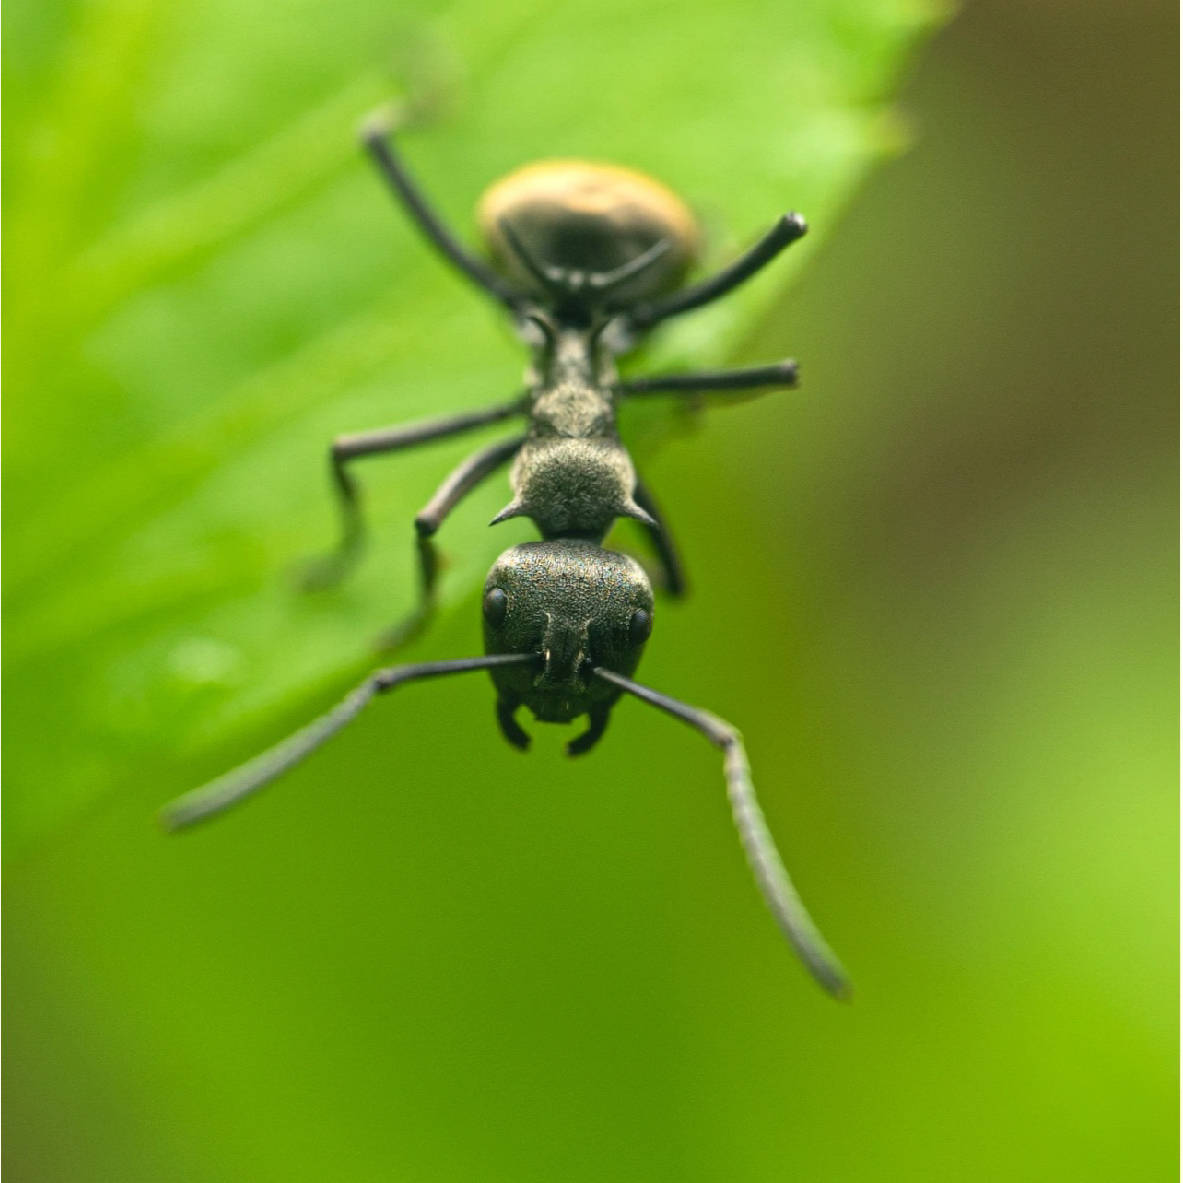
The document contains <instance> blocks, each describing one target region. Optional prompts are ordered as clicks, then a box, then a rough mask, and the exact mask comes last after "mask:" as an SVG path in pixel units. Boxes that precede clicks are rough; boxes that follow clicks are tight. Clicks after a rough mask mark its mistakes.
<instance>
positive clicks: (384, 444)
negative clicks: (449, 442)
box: [300, 400, 523, 591]
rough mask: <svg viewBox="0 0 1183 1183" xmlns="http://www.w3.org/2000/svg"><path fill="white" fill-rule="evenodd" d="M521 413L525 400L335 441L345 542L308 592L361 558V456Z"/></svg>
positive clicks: (314, 570)
mask: <svg viewBox="0 0 1183 1183" xmlns="http://www.w3.org/2000/svg"><path fill="white" fill-rule="evenodd" d="M522 410H523V404H522V402H521V401H520V400H519V401H516V402H512V403H503V404H501V405H500V406H496V407H489V408H488V409H487V410H484V411H470V412H467V413H465V414H462V415H449V416H447V417H446V418H441V419H427V420H425V421H424V422H422V423H409V424H407V425H405V426H403V427H385V428H381V429H379V430H378V431H367V432H363V433H361V434H359V435H343V436H340V437H339V438H338V439H336V440H334V441H333V445H332V448H331V449H330V451H329V461H330V466H331V476H332V482H333V491H334V492H335V494H336V496H337V503H338V505H339V506H340V508H341V538H340V541H339V542H338V543H337V549H336V550H335V551H334V552H333V553H332V554H330V555H326V556H325V557H323V558H321V559H317V560H314V561H313V562H312V563H311V564H310V565H309V566H308V568H307V570H306V571H305V572H304V574H303V575H302V577H301V580H300V581H301V583H302V584H303V586H304V587H305V589H306V590H309V591H312V590H317V589H320V588H324V587H330V586H332V585H333V584H335V583H339V582H340V580H341V579H342V578H343V577H344V576H345V575H346V574H347V572H348V571H349V569H350V568H351V567H352V566H353V565H354V563H355V562H356V561H357V559H358V558H359V557H360V555H361V552H362V549H363V548H364V545H365V524H364V522H363V521H362V515H361V506H360V504H359V492H358V487H357V483H356V481H355V480H354V479H353V477H352V476H351V475H350V473H349V470H348V467H347V466H348V465H349V464H350V463H351V462H352V461H354V460H357V459H359V458H360V457H362V456H374V455H377V454H378V453H381V452H397V451H400V450H401V449H403V448H413V447H415V446H416V445H417V444H425V443H429V442H430V441H431V440H437V439H444V438H445V437H447V436H450V435H460V434H461V433H463V432H465V431H473V430H475V429H476V428H478V427H486V426H488V425H489V424H491V423H499V422H500V421H501V420H502V419H508V418H509V417H510V416H511V415H516V414H519V413H520V412H521V411H522Z"/></svg>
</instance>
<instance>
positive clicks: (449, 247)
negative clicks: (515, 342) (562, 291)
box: [361, 110, 523, 312]
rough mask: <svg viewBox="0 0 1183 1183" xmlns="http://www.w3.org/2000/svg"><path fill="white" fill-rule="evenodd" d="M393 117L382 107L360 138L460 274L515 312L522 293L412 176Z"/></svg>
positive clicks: (414, 217)
mask: <svg viewBox="0 0 1183 1183" xmlns="http://www.w3.org/2000/svg"><path fill="white" fill-rule="evenodd" d="M393 123H394V120H393V119H392V118H391V115H390V113H389V111H386V110H381V111H377V112H375V113H374V114H373V115H371V116H370V117H369V118H368V119H367V120H366V121H365V123H363V124H362V129H361V142H362V145H363V146H364V147H365V149H366V151H367V152H369V154H370V155H371V156H372V157H373V158H374V162H375V163H376V164H377V166H378V171H379V172H380V173H381V174H382V176H383V178H384V179H385V181H386V183H387V185H389V187H390V189H391V191H392V192H393V193H394V194H395V196H397V197H398V198H399V200H400V201H401V202H402V203H403V206H404V207H405V208H406V211H407V213H408V214H410V216H411V220H412V221H413V222H414V223H415V224H416V225H417V226H418V227H419V229H420V230H421V231H422V232H423V234H424V235H425V236H426V238H427V240H428V242H430V243H431V244H432V246H434V247H435V248H436V250H438V251H439V252H440V254H442V255H443V256H444V258H445V259H447V260H448V262H449V263H451V264H452V266H453V267H455V268H456V269H457V270H458V271H459V272H461V274H463V275H465V276H467V277H468V279H470V280H471V281H472V282H473V283H474V284H476V286H477V287H479V288H481V289H482V290H483V291H485V292H486V293H487V294H488V295H490V296H492V297H493V299H494V300H496V301H498V303H500V304H504V305H505V307H506V308H508V309H509V310H510V311H511V312H516V311H517V310H518V308H519V307H520V306H521V304H522V301H523V296H522V293H520V292H519V291H517V289H516V288H514V287H512V286H511V285H510V284H509V283H507V282H506V281H505V280H504V279H502V278H501V276H500V275H498V274H497V272H496V271H494V270H493V269H492V268H491V267H490V266H489V265H488V264H487V263H484V262H482V261H481V260H480V259H478V258H477V257H476V256H475V255H473V254H472V253H471V252H469V251H468V250H467V249H466V248H465V247H464V246H463V245H462V244H461V243H460V240H459V239H457V238H456V236H455V235H454V234H453V233H452V232H451V231H450V230H449V229H448V228H447V227H446V226H445V225H444V224H443V222H441V221H440V219H439V218H438V217H437V216H436V214H435V211H434V210H433V209H432V208H431V206H430V204H429V203H428V201H427V199H426V198H425V197H424V196H423V194H422V193H421V192H420V190H419V187H418V185H416V184H415V182H414V181H413V180H412V179H411V175H410V173H408V172H407V170H406V168H405V167H404V166H403V163H402V161H401V160H400V159H399V156H398V153H397V152H396V151H395V147H394V126H393Z"/></svg>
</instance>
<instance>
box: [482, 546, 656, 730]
mask: <svg viewBox="0 0 1183 1183" xmlns="http://www.w3.org/2000/svg"><path fill="white" fill-rule="evenodd" d="M483 610H484V617H485V650H486V652H487V653H489V654H505V653H520V654H533V655H535V656H536V657H537V662H536V664H534V665H521V666H504V667H498V668H496V669H494V670H492V671H490V672H491V674H492V677H493V681H494V682H495V683H496V685H497V688H498V690H499V691H500V693H501V696H502V698H504V699H507V700H510V701H514V702H520V703H522V704H524V705H525V706H527V707H529V708H530V710H531V711H533V713H534V715H535V716H536V717H537V718H539V719H541V720H543V721H544V722H548V723H562V722H568V721H569V720H571V719H574V718H577V717H578V716H579V715H582V714H585V713H586V712H587V711H588V710H589V709H590V708H591V707H593V706H597V705H603V704H607V703H610V702H612V701H614V700H615V699H616V698H617V697H618V696H619V693H620V692H619V690H618V689H616V688H615V687H614V686H612V685H611V684H610V683H608V682H605V681H603V680H602V679H598V678H594V677H592V673H591V671H592V669H593V667H596V666H600V667H603V668H604V669H609V670H612V671H613V672H615V673H618V674H621V675H622V676H624V677H629V676H631V675H632V673H633V671H634V670H635V669H636V668H637V664H638V663H639V662H640V660H641V652H642V650H643V649H644V646H645V642H646V641H647V640H648V638H649V633H650V631H651V629H652V627H653V591H652V589H651V588H650V586H649V578H648V576H647V575H646V574H645V572H644V570H643V569H642V568H641V566H640V564H638V563H637V562H635V561H634V560H633V559H630V558H628V557H627V556H626V555H621V554H616V553H614V552H612V551H607V550H604V549H603V548H602V547H599V546H596V545H595V544H594V543H591V542H585V541H582V540H579V539H557V540H554V541H550V542H526V543H523V544H522V545H520V546H514V547H511V548H510V549H509V550H507V551H506V552H505V553H504V554H502V555H501V557H500V558H498V560H497V562H496V563H494V565H493V569H492V571H490V572H489V578H488V579H487V580H486V582H485V598H484V607H483Z"/></svg>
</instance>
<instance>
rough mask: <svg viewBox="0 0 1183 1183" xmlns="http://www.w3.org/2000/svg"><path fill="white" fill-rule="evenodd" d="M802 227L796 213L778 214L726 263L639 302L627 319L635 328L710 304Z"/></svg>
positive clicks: (748, 276) (792, 239)
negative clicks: (685, 285) (667, 292)
mask: <svg viewBox="0 0 1183 1183" xmlns="http://www.w3.org/2000/svg"><path fill="white" fill-rule="evenodd" d="M806 229H807V227H806V225H805V219H804V218H803V217H801V215H800V214H782V215H781V216H780V217H779V218H778V219H777V220H776V223H775V224H774V225H773V227H772V229H771V230H769V231H768V233H767V234H765V235H764V237H763V238H761V239H760V241H759V242H758V243H756V245H755V246H754V247H752V248H751V249H750V250H748V251H747V252H745V253H744V254H742V255H740V257H739V258H738V259H736V260H735V262H734V263H732V264H731V265H730V266H728V267H724V268H723V270H722V271H719V272H717V273H716V274H715V275H712V276H711V277H710V278H709V279H704V280H703V281H702V282H701V283H696V284H693V285H692V286H690V287H688V288H683V289H682V291H680V292H675V293H674V294H673V295H672V296H669V297H668V298H667V299H665V300H660V301H658V302H657V303H656V304H647V305H646V304H642V305H641V306H640V307H639V308H636V309H634V310H633V311H632V313H631V314H630V315H629V318H628V319H629V323H630V324H631V325H632V327H633V328H635V329H651V328H652V327H653V326H654V325H656V324H659V323H660V322H661V321H663V320H668V319H669V318H670V317H671V316H680V315H681V314H682V313H683V312H689V311H690V310H691V309H692V308H701V307H702V306H703V305H704V304H710V303H711V302H712V301H713V300H717V299H719V297H720V296H725V295H726V294H727V293H728V292H730V291H731V290H732V289H733V288H737V287H739V285H740V284H741V283H743V282H744V281H745V280H748V279H751V277H752V276H753V275H755V274H756V272H757V271H759V270H761V269H762V268H763V267H766V266H767V265H768V264H769V263H771V262H772V260H773V259H775V258H776V256H777V255H779V254H780V253H781V251H783V250H784V249H785V247H787V246H789V245H790V244H791V243H794V242H796V241H797V239H798V238H801V237H802V236H803V235H804V234H805V231H806Z"/></svg>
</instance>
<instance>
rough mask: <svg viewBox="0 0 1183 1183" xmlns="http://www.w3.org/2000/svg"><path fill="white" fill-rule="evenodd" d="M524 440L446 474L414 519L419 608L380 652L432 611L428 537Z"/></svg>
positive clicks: (385, 638) (383, 641) (388, 635)
mask: <svg viewBox="0 0 1183 1183" xmlns="http://www.w3.org/2000/svg"><path fill="white" fill-rule="evenodd" d="M525 439H526V437H525V436H521V435H519V436H514V438H513V439H509V440H501V441H500V442H498V443H495V444H490V445H489V446H488V447H487V448H483V449H481V451H479V452H477V453H476V454H475V455H473V456H469V457H468V459H467V460H465V461H464V462H463V463H462V464H460V465H458V466H457V467H456V468H455V469H453V471H452V472H451V473H449V474H448V476H447V478H446V479H445V480H444V483H443V484H442V485H440V487H439V488H438V489H437V490H436V492H435V496H434V497H432V499H431V500H430V501H429V502H428V503H427V505H426V506H424V507H423V509H421V510H420V511H419V513H417V514H416V515H415V535H416V548H417V552H418V557H419V604H418V606H417V607H416V608H415V609H414V611H412V612H411V614H410V615H409V616H407V617H406V619H404V620H401V621H399V623H398V624H396V625H395V626H394V627H393V628H391V629H389V630H387V631H386V632H385V633H383V634H382V636H381V637H380V638H379V641H378V645H379V648H381V649H396V648H397V647H398V646H399V645H403V644H405V643H406V642H407V641H409V640H410V639H411V638H412V637H414V636H416V635H417V634H418V633H420V632H421V631H422V630H423V627H424V626H425V625H426V624H427V622H428V621H429V620H430V619H431V615H432V613H433V612H434V611H435V598H436V584H437V582H438V578H439V552H438V551H437V550H436V546H435V542H434V541H433V538H432V536H433V535H434V534H435V532H436V531H437V530H438V529H439V528H440V526H441V525H443V523H444V519H445V518H446V517H447V516H448V514H450V513H451V512H452V510H453V509H455V508H456V506H457V505H458V504H459V503H460V501H461V500H463V498H464V497H465V496H466V495H467V494H468V493H470V492H472V490H473V489H474V488H476V486H477V485H479V484H480V482H481V481H483V480H484V479H485V477H487V476H489V475H490V473H493V472H495V471H496V470H497V469H498V468H500V467H501V465H503V464H505V463H506V461H508V460H510V459H512V457H513V456H514V455H516V453H517V451H518V449H519V448H521V446H522V444H523V443H524V442H525Z"/></svg>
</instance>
